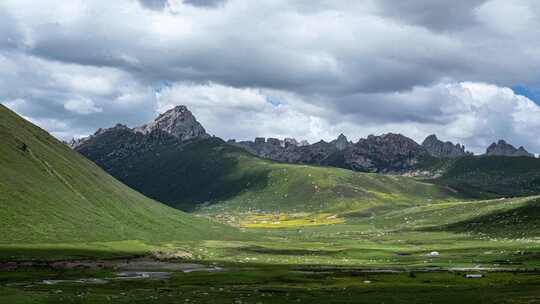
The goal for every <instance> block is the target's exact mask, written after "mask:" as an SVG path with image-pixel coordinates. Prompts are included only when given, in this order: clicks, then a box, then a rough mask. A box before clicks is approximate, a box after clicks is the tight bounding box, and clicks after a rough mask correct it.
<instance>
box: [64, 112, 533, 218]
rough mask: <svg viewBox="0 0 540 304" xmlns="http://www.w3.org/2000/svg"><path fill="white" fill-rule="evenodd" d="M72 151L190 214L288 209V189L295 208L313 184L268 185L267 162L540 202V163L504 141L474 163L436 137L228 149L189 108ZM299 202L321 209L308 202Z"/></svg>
mask: <svg viewBox="0 0 540 304" xmlns="http://www.w3.org/2000/svg"><path fill="white" fill-rule="evenodd" d="M72 147H73V148H74V149H75V150H77V151H78V152H80V153H81V154H83V155H84V156H86V157H87V158H89V159H90V160H92V161H94V162H95V163H96V164H97V165H99V166H100V167H102V168H103V169H104V170H105V171H107V172H108V173H109V174H111V175H113V176H114V177H116V178H118V179H119V180H121V181H122V182H124V183H125V184H127V185H128V186H130V187H132V188H133V189H136V190H138V191H140V192H142V193H143V194H145V195H147V196H149V197H151V198H154V199H157V200H159V201H161V202H164V203H167V204H168V205H171V206H174V207H176V208H179V209H182V210H187V211H190V210H192V209H193V208H196V206H198V205H200V204H202V203H204V202H221V201H224V200H230V199H233V200H235V199H236V198H237V197H239V196H246V195H247V196H248V197H250V195H252V194H253V193H258V195H256V196H254V197H255V198H249V199H247V200H248V201H250V202H252V203H253V202H256V201H258V200H260V199H261V198H263V197H264V198H265V202H266V201H272V200H274V201H280V200H284V198H283V197H281V196H276V195H277V194H276V193H279V191H277V192H276V191H274V190H272V191H273V192H272V191H271V189H272V187H277V185H282V183H284V182H286V183H289V182H294V187H293V186H291V185H288V184H287V185H288V186H284V185H282V186H283V187H286V189H288V191H287V192H286V194H284V195H285V196H286V197H287V199H286V201H287V202H288V199H290V198H292V197H293V196H292V195H290V193H294V192H298V193H303V191H305V189H304V188H303V187H304V186H302V185H306V187H308V188H309V187H310V186H307V185H309V184H310V182H309V177H308V176H304V175H303V174H301V173H298V174H295V175H294V180H292V179H293V177H291V180H289V179H285V180H281V179H280V180H278V181H275V183H277V184H272V185H269V184H268V183H270V180H272V178H273V177H274V176H276V175H277V176H280V175H281V173H279V172H280V171H279V172H276V173H272V172H273V170H277V169H275V168H277V167H275V166H270V165H269V164H270V163H268V160H273V161H277V162H278V163H284V164H287V163H288V164H308V165H316V166H323V167H327V168H328V169H327V173H326V174H328V175H329V176H339V175H340V174H342V173H338V172H337V171H334V170H335V169H334V168H332V167H338V168H344V169H350V170H353V171H358V172H368V173H387V174H394V175H406V176H414V177H416V178H422V179H429V182H430V183H434V184H438V185H439V186H442V187H443V188H445V187H446V188H448V189H451V191H454V192H455V194H456V195H464V196H467V197H483V198H491V197H502V196H521V195H532V194H537V193H540V159H538V158H534V157H531V156H532V155H531V154H529V153H527V152H526V151H525V149H523V148H517V149H516V148H515V147H512V146H511V145H509V144H507V143H505V142H504V141H500V142H498V143H494V144H493V145H491V146H490V147H489V148H488V150H487V153H486V155H483V156H474V155H472V154H471V153H470V152H467V151H466V150H465V147H463V146H462V145H459V144H453V143H451V142H443V141H440V140H439V139H438V138H437V137H436V136H435V135H431V136H428V137H427V138H426V140H425V141H424V142H423V143H422V144H418V143H416V142H415V141H414V140H412V139H410V138H408V137H406V136H403V135H401V134H393V133H389V134H384V135H381V136H373V135H371V136H368V137H367V138H364V139H360V140H359V141H358V142H356V143H352V142H350V141H349V140H347V138H346V137H345V135H343V134H341V135H339V136H338V138H336V140H333V141H330V142H325V141H320V142H317V143H314V144H308V143H306V142H303V143H302V142H298V141H296V140H295V139H290V138H289V139H284V140H279V139H276V138H269V139H264V138H257V139H256V140H255V141H252V142H251V141H243V142H236V141H228V142H225V141H223V140H221V139H219V138H217V137H212V136H210V135H209V134H208V133H207V132H206V131H205V129H204V127H203V126H202V125H201V124H200V123H199V122H197V120H196V118H195V117H194V116H193V114H192V113H191V112H190V111H189V110H188V109H187V108H186V107H185V106H178V107H175V108H173V109H171V110H169V111H167V112H165V113H163V114H161V115H159V117H157V118H156V119H155V121H154V122H152V123H149V124H146V125H144V126H141V127H137V128H133V129H131V128H128V127H127V126H124V125H121V124H118V125H116V126H115V127H112V128H109V129H100V130H98V131H97V132H96V133H95V134H94V135H92V136H90V137H88V138H85V139H81V140H77V141H73V142H72ZM265 159H268V160H265ZM269 166H270V167H269ZM276 166H277V165H276ZM304 167H305V166H304ZM269 168H274V169H269ZM284 168H289V167H284ZM290 168H293V167H290ZM301 168H302V166H297V167H294V170H298V171H302V170H301ZM283 170H286V169H283ZM287 170H288V169H287ZM291 170H292V169H291ZM347 174H348V173H347ZM287 180H288V182H287ZM291 187H293V188H291ZM295 187H300V188H299V189H296V188H295ZM280 189H281V188H280ZM257 191H262V192H257ZM242 193H243V194H242ZM250 193H251V194H250ZM261 193H262V194H261ZM310 193H311V192H310ZM331 193H334V194H332V195H330V197H331V198H327V199H326V200H325V201H327V202H328V201H332V200H333V199H335V195H337V193H340V191H337V190H336V191H334V190H332V192H331ZM241 194H242V195H241ZM253 195H254V194H253ZM310 195H314V194H313V193H311V194H310ZM309 197H311V196H309ZM298 200H299V201H301V202H303V203H308V201H311V202H313V199H312V198H306V197H302V198H301V199H298ZM290 203H292V204H295V203H294V202H292V201H291V202H289V204H290ZM261 204H264V203H261Z"/></svg>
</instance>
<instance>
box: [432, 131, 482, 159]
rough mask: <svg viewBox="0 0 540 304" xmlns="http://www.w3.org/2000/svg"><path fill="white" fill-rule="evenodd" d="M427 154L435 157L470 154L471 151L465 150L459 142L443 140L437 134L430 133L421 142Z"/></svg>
mask: <svg viewBox="0 0 540 304" xmlns="http://www.w3.org/2000/svg"><path fill="white" fill-rule="evenodd" d="M422 147H424V148H425V149H426V150H427V151H428V152H429V154H431V155H432V156H435V157H461V156H471V155H473V154H472V153H471V152H468V151H465V146H463V145H460V144H455V145H454V144H453V143H452V142H449V141H447V142H443V141H441V140H439V139H438V138H437V135H435V134H432V135H430V136H428V137H426V139H424V141H423V142H422Z"/></svg>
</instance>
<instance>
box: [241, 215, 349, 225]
mask: <svg viewBox="0 0 540 304" xmlns="http://www.w3.org/2000/svg"><path fill="white" fill-rule="evenodd" d="M343 222H344V219H342V218H339V217H338V216H337V215H335V214H331V213H318V214H307V213H293V214H287V213H272V214H261V213H258V214H251V215H249V216H247V217H246V218H245V219H244V220H243V221H241V226H242V227H245V228H295V227H305V226H320V225H333V224H340V223H343Z"/></svg>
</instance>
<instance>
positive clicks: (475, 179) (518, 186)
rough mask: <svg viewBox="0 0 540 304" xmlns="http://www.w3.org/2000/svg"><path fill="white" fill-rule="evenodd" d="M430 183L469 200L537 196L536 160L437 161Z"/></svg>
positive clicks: (539, 165) (539, 185) (539, 190)
mask: <svg viewBox="0 0 540 304" xmlns="http://www.w3.org/2000/svg"><path fill="white" fill-rule="evenodd" d="M441 168H443V169H442V171H443V173H442V175H441V176H440V177H439V178H437V179H435V180H434V182H435V183H437V184H440V185H443V186H447V187H450V188H452V189H455V190H456V191H457V192H459V193H460V194H461V195H463V196H466V197H470V198H496V197H507V196H528V195H536V194H539V193H540V159H538V158H533V157H526V156H520V157H517V156H470V157H460V158H455V159H451V160H450V159H446V160H441V161H439V162H438V163H436V164H435V165H433V167H432V169H433V170H441Z"/></svg>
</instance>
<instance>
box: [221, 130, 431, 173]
mask: <svg viewBox="0 0 540 304" xmlns="http://www.w3.org/2000/svg"><path fill="white" fill-rule="evenodd" d="M230 144H232V145H235V146H237V147H241V148H243V149H245V150H246V151H248V152H249V153H251V154H254V155H257V156H259V157H263V158H268V159H271V160H275V161H279V162H286V163H300V164H312V165H323V166H332V167H339V168H345V169H352V170H355V171H361V172H378V173H405V172H408V171H410V170H412V169H413V168H414V167H415V165H416V164H417V163H419V162H421V161H422V160H423V159H425V158H429V154H428V153H427V151H426V150H425V149H424V148H423V147H422V146H420V145H419V144H417V143H416V142H415V141H413V140H412V139H410V138H408V137H406V136H403V135H401V134H392V133H389V134H383V135H381V136H374V135H370V136H368V138H362V139H360V140H359V141H358V142H357V143H352V142H350V141H348V139H347V137H345V135H343V134H340V135H339V137H338V138H337V139H335V140H333V141H331V142H325V141H319V142H317V143H314V144H312V145H295V144H287V145H284V144H282V143H281V141H280V140H279V139H277V138H269V139H268V140H265V139H264V138H256V139H255V141H253V142H251V141H242V142H232V141H231V142H230Z"/></svg>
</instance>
